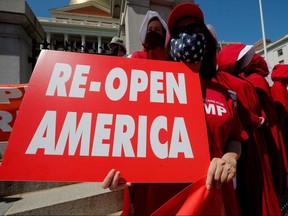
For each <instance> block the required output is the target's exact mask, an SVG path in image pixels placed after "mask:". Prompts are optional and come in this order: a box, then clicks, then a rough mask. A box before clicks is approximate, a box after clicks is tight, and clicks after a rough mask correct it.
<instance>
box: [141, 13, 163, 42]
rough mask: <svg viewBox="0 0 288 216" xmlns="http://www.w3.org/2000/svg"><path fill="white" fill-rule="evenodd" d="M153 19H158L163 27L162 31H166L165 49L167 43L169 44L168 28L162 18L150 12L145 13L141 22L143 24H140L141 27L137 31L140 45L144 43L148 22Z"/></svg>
mask: <svg viewBox="0 0 288 216" xmlns="http://www.w3.org/2000/svg"><path fill="white" fill-rule="evenodd" d="M153 17H158V19H159V20H160V22H161V24H162V25H163V27H164V29H165V30H166V37H165V47H166V46H167V44H168V42H169V32H168V26H167V24H166V22H165V21H164V20H163V19H162V17H161V16H160V15H159V14H158V13H157V12H156V11H150V10H148V11H147V13H146V16H145V17H144V20H143V22H142V24H141V27H140V29H139V36H140V41H141V43H142V44H144V43H145V38H146V33H147V27H148V22H149V20H150V19H151V18H153Z"/></svg>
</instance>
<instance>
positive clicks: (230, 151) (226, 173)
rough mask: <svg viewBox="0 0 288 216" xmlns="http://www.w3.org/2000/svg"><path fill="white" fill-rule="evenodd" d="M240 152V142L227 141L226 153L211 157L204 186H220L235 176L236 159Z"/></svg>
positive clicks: (208, 187)
mask: <svg viewBox="0 0 288 216" xmlns="http://www.w3.org/2000/svg"><path fill="white" fill-rule="evenodd" d="M240 154H241V142H239V141H235V140H231V141H229V142H228V143H227V148H226V153H225V154H224V155H223V156H222V158H213V159H212V160H211V163H210V166H209V168H208V172H207V180H206V187H207V189H208V190H210V189H211V188H220V187H221V185H222V184H223V183H227V182H230V181H231V180H232V179H233V178H234V177H235V176H236V169H237V160H238V158H239V157H240Z"/></svg>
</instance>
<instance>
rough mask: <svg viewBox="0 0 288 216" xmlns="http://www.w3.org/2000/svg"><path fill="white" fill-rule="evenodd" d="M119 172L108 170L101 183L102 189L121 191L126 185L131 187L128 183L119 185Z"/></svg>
mask: <svg viewBox="0 0 288 216" xmlns="http://www.w3.org/2000/svg"><path fill="white" fill-rule="evenodd" d="M119 178H120V171H117V172H116V171H115V169H112V170H110V172H109V173H108V174H107V176H106V177H105V179H104V180H103V182H102V188H103V189H107V188H109V189H110V190H112V191H115V190H120V189H123V188H124V187H125V186H126V185H127V186H131V183H130V182H127V183H120V182H119Z"/></svg>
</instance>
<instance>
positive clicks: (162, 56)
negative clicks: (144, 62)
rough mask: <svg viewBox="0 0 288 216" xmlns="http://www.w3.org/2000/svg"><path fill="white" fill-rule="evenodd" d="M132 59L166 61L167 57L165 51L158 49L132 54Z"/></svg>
mask: <svg viewBox="0 0 288 216" xmlns="http://www.w3.org/2000/svg"><path fill="white" fill-rule="evenodd" d="M131 58H143V59H153V60H166V59H167V55H166V53H165V50H164V49H162V48H160V47H156V48H155V49H150V50H149V51H147V50H146V49H145V48H144V49H143V50H142V51H135V52H134V53H132V55H131Z"/></svg>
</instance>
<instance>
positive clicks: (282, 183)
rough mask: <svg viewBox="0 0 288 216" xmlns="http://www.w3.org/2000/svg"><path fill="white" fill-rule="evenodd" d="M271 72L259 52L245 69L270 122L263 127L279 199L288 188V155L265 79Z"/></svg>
mask: <svg viewBox="0 0 288 216" xmlns="http://www.w3.org/2000/svg"><path fill="white" fill-rule="evenodd" d="M268 74H269V70H268V66H267V63H266V61H265V60H264V59H263V58H262V57H261V56H260V55H258V54H256V53H255V54H254V56H253V59H252V61H251V62H250V64H249V65H248V66H247V67H246V68H245V70H244V71H243V76H244V77H245V79H247V80H248V81H250V82H251V83H252V84H253V85H254V87H255V88H256V91H257V94H258V98H259V101H260V104H261V108H262V112H263V113H264V116H265V117H266V119H267V121H268V124H267V125H266V126H265V127H263V129H264V135H265V139H266V141H267V142H266V143H267V150H268V156H269V160H270V165H271V171H272V174H273V181H274V187H275V191H276V194H277V196H278V199H279V200H281V198H282V197H283V196H284V193H285V192H286V190H287V156H286V151H285V146H284V141H283V137H282V133H281V130H280V127H279V124H278V118H277V113H276V107H275V103H274V100H273V98H272V96H271V92H270V87H269V84H268V82H267V81H266V79H265V76H267V75H268Z"/></svg>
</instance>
